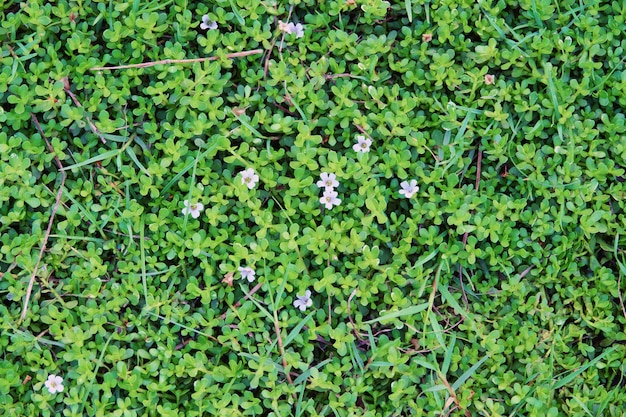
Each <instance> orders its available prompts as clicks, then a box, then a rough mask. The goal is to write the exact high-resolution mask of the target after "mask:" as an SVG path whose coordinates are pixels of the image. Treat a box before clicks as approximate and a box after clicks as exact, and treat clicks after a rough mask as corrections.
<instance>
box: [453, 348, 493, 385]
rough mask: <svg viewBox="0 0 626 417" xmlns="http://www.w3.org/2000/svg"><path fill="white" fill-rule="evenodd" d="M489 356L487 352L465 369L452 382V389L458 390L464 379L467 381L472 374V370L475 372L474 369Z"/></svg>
mask: <svg viewBox="0 0 626 417" xmlns="http://www.w3.org/2000/svg"><path fill="white" fill-rule="evenodd" d="M489 357H490V355H489V354H487V355H486V356H484V357H483V358H482V359H481V360H479V361H478V362H476V363H475V364H474V365H473V366H472V367H471V368H469V369H468V370H467V371H465V372H464V373H463V375H461V376H460V377H459V379H457V380H456V381H455V382H454V384H452V390H453V391H456V390H458V389H459V388H460V387H461V385H463V384H464V383H465V381H467V380H468V379H469V378H470V377H471V376H472V375H473V374H474V372H476V370H477V369H478V368H479V367H480V365H482V364H483V363H484V362H485V361H486V360H487V359H489Z"/></svg>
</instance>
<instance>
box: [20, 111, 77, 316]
mask: <svg viewBox="0 0 626 417" xmlns="http://www.w3.org/2000/svg"><path fill="white" fill-rule="evenodd" d="M30 116H31V118H32V119H33V123H35V127H37V130H38V131H39V133H40V134H41V136H42V137H43V139H44V140H45V141H46V146H47V147H48V151H50V153H52V154H53V155H54V161H55V162H56V164H57V167H58V168H59V172H60V173H61V185H60V186H59V191H58V192H57V197H56V201H55V203H54V207H53V208H52V213H51V214H50V220H49V221H48V228H47V229H46V234H45V235H44V237H43V242H42V244H41V249H40V250H39V256H38V257H37V263H36V264H35V268H34V269H33V273H32V274H31V276H30V281H28V289H27V290H26V297H25V299H24V308H23V309H22V315H21V316H20V322H22V321H23V320H24V319H25V318H26V312H27V311H28V302H29V301H30V296H31V294H32V292H33V285H34V284H35V277H36V276H37V272H38V271H39V264H40V263H41V258H43V253H44V251H45V250H46V245H47V244H48V238H49V237H50V231H51V230H52V223H54V216H55V215H56V212H57V209H58V208H59V204H61V196H62V195H63V188H64V187H65V179H66V178H67V175H66V174H65V171H64V170H63V164H61V160H60V159H59V157H58V156H57V154H56V153H55V152H54V148H53V147H52V145H51V144H50V141H48V138H47V137H46V135H45V134H44V133H43V129H42V128H41V125H40V124H39V120H37V117H36V116H35V115H34V114H32V113H31V114H30Z"/></svg>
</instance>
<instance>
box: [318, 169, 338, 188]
mask: <svg viewBox="0 0 626 417" xmlns="http://www.w3.org/2000/svg"><path fill="white" fill-rule="evenodd" d="M338 185H339V181H337V176H335V174H332V173H331V174H329V173H328V172H322V173H321V174H320V180H319V181H318V182H317V186H318V187H319V188H322V187H324V188H325V189H326V190H332V189H333V188H335V187H337V186H338Z"/></svg>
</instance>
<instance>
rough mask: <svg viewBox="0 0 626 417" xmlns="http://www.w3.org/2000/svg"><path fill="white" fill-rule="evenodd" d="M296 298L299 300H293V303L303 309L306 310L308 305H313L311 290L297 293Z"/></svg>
mask: <svg viewBox="0 0 626 417" xmlns="http://www.w3.org/2000/svg"><path fill="white" fill-rule="evenodd" d="M296 298H297V300H296V301H294V302H293V305H294V307H297V308H299V309H300V310H301V311H304V310H306V308H307V307H311V306H312V305H313V300H311V291H309V290H306V291H305V292H304V295H296Z"/></svg>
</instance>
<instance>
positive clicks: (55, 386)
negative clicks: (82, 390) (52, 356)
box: [45, 375, 63, 394]
mask: <svg viewBox="0 0 626 417" xmlns="http://www.w3.org/2000/svg"><path fill="white" fill-rule="evenodd" d="M45 386H46V388H47V389H48V391H49V392H50V394H55V393H57V392H63V378H61V377H60V376H56V375H48V379H47V380H46V382H45Z"/></svg>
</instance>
